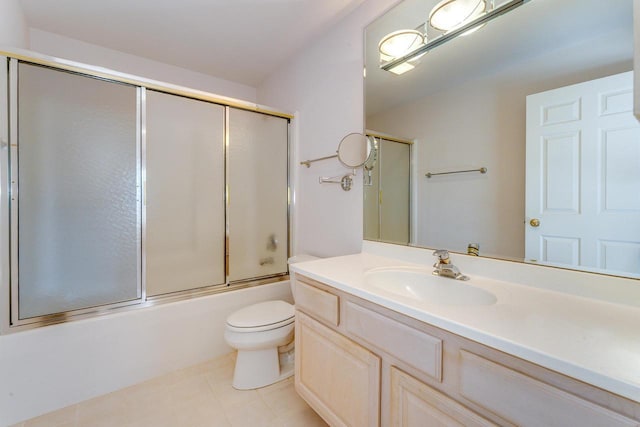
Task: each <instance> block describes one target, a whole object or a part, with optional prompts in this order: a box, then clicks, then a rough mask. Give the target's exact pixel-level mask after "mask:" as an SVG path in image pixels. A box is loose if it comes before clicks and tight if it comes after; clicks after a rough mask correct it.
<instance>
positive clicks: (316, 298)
mask: <svg viewBox="0 0 640 427" xmlns="http://www.w3.org/2000/svg"><path fill="white" fill-rule="evenodd" d="M295 302H296V307H297V308H298V309H300V310H302V311H304V312H305V313H307V314H309V315H311V316H313V317H315V318H316V319H319V320H323V321H325V322H327V323H328V324H329V325H333V326H338V321H339V315H338V297H337V296H336V295H333V294H330V293H329V292H327V291H323V290H322V289H318V288H316V287H315V286H313V285H310V284H308V283H305V282H304V281H302V280H300V278H299V277H296V286H295Z"/></svg>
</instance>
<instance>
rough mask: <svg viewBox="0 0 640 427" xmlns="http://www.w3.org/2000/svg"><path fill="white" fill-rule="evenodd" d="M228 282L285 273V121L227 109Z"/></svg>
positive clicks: (286, 133) (286, 244)
mask: <svg viewBox="0 0 640 427" xmlns="http://www.w3.org/2000/svg"><path fill="white" fill-rule="evenodd" d="M228 111H229V118H228V120H229V124H228V132H229V141H228V148H227V150H228V174H227V177H228V181H227V183H228V184H227V185H228V200H227V203H228V224H229V281H230V282H235V281H239V280H245V279H250V278H258V277H265V276H272V275H276V274H281V273H286V272H287V256H288V240H289V237H288V209H289V203H288V176H287V175H288V172H287V170H288V168H287V164H288V156H287V146H288V129H289V123H288V120H287V119H283V118H280V117H273V116H268V115H265V114H260V113H255V112H251V111H244V110H239V109H235V108H229V110H228Z"/></svg>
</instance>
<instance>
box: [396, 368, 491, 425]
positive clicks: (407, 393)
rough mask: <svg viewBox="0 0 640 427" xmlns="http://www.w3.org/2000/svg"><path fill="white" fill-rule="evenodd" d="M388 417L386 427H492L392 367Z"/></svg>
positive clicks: (442, 395) (470, 412) (460, 406)
mask: <svg viewBox="0 0 640 427" xmlns="http://www.w3.org/2000/svg"><path fill="white" fill-rule="evenodd" d="M389 413H390V424H389V425H391V426H397V427H418V426H458V427H462V426H466V427H491V426H494V427H495V424H493V423H491V422H489V421H488V420H485V419H484V418H482V417H481V416H479V415H477V414H476V413H474V412H472V411H470V410H469V409H467V408H465V407H464V406H462V405H461V404H459V403H458V402H456V401H455V400H453V399H451V398H450V397H447V396H445V395H444V394H442V393H440V392H439V391H437V390H435V389H433V388H431V387H429V386H428V385H426V384H424V383H423V382H420V381H418V380H417V379H415V378H413V377H412V376H410V375H407V374H405V373H404V372H402V371H401V370H399V369H397V368H394V367H392V368H391V407H390V410H389Z"/></svg>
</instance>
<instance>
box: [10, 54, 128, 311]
mask: <svg viewBox="0 0 640 427" xmlns="http://www.w3.org/2000/svg"><path fill="white" fill-rule="evenodd" d="M12 61H14V62H13V64H12V67H13V68H12V85H11V99H12V105H13V108H12V111H13V115H14V118H13V121H12V124H13V125H14V126H13V127H12V129H13V130H12V151H11V171H12V172H11V174H12V175H11V181H12V187H11V189H12V194H11V209H12V229H11V233H12V237H11V238H12V254H11V259H12V268H11V280H12V295H13V298H14V301H13V305H12V317H13V321H14V322H16V321H20V320H23V319H28V318H35V317H39V316H46V315H49V314H55V313H63V312H68V311H72V310H79V309H85V308H89V307H96V306H101V305H105V304H113V303H119V302H124V301H131V300H135V299H139V298H141V277H140V204H139V192H138V191H139V169H138V164H139V160H138V156H139V150H138V120H137V96H138V95H137V94H138V89H137V88H136V87H135V86H131V85H126V84H120V83H114V82H111V81H106V80H101V79H96V78H91V77H88V76H84V75H80V74H74V73H70V72H63V71H57V70H53V69H49V68H46V67H41V66H36V65H31V64H28V63H23V62H20V63H18V64H17V65H16V62H15V60H12ZM16 69H17V76H16V73H15V71H16ZM16 78H17V82H16ZM16 107H17V119H16V117H15V112H16ZM16 122H17V129H16V126H15V124H16ZM16 130H17V132H16ZM16 299H17V301H16ZM16 308H17V310H16ZM16 311H17V313H16Z"/></svg>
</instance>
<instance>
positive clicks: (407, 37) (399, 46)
mask: <svg viewBox="0 0 640 427" xmlns="http://www.w3.org/2000/svg"><path fill="white" fill-rule="evenodd" d="M425 41H426V37H425V35H424V34H422V33H421V32H420V31H416V30H399V31H394V32H392V33H389V34H387V35H386V36H384V37H383V38H382V40H380V43H378V51H379V52H380V63H381V64H385V63H387V62H389V61H393V60H394V59H397V58H401V57H403V56H405V55H406V54H408V53H410V52H413V51H414V50H416V49H418V48H420V47H421V46H424V44H425ZM420 56H422V55H420ZM420 56H415V57H413V58H412V59H411V60H407V61H405V62H403V63H401V64H398V65H397V66H395V67H393V68H389V69H388V70H387V71H390V72H392V73H394V74H403V73H406V72H407V71H410V70H413V69H414V68H415V64H416V62H417V61H418V59H419V57H420Z"/></svg>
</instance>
